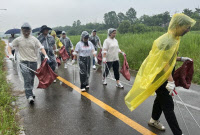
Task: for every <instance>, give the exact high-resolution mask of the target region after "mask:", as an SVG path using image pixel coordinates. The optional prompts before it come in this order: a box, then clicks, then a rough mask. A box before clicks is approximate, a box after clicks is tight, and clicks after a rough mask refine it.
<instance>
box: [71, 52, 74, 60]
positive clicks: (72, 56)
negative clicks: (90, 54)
mask: <svg viewBox="0 0 200 135" xmlns="http://www.w3.org/2000/svg"><path fill="white" fill-rule="evenodd" d="M73 52H74V50H71V58H72V60H73V59H74V55H73Z"/></svg>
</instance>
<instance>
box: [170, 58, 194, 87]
mask: <svg viewBox="0 0 200 135" xmlns="http://www.w3.org/2000/svg"><path fill="white" fill-rule="evenodd" d="M193 74H194V67H193V61H189V60H188V61H185V62H184V63H183V65H182V66H181V67H180V68H178V69H177V70H176V71H175V72H174V75H173V79H174V81H175V85H176V87H178V86H180V87H183V88H185V89H189V88H190V86H191V83H192V77H193Z"/></svg>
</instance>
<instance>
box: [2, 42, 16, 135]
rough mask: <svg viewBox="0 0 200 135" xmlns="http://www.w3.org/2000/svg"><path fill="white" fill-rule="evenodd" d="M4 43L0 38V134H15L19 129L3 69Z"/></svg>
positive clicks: (12, 99)
mask: <svg viewBox="0 0 200 135" xmlns="http://www.w3.org/2000/svg"><path fill="white" fill-rule="evenodd" d="M4 50H5V44H4V43H3V42H2V41H1V40H0V135H16V134H17V133H18V131H19V127H18V124H17V122H16V111H14V107H13V106H11V103H12V102H13V101H14V100H15V99H14V98H13V97H12V96H11V93H10V84H8V83H7V81H6V72H5V71H4V68H5V66H4V58H5V51H4Z"/></svg>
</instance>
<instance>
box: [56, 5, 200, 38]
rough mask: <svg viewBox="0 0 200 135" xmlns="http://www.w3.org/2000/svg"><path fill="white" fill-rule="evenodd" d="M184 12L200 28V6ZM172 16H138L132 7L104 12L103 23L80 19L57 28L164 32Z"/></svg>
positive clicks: (78, 31) (71, 32)
mask: <svg viewBox="0 0 200 135" xmlns="http://www.w3.org/2000/svg"><path fill="white" fill-rule="evenodd" d="M182 13H184V14H186V15H188V16H190V17H191V18H193V19H195V20H196V21H197V23H196V25H195V26H194V27H193V28H192V30H194V31H198V30H200V8H195V10H194V11H193V10H190V9H184V10H183V11H182ZM170 19H171V16H170V13H169V12H168V11H166V12H164V13H160V14H156V15H152V16H149V15H143V16H141V17H139V18H137V12H136V10H135V9H134V8H130V9H129V10H128V11H127V12H126V13H122V12H119V13H116V12H115V11H110V12H108V13H105V14H104V22H103V23H87V24H81V21H80V20H77V21H74V22H73V24H72V26H64V27H62V26H59V27H55V28H54V29H56V30H64V31H66V32H67V34H68V35H80V34H81V32H82V31H84V30H86V31H88V32H90V31H92V30H93V29H96V30H97V31H98V32H99V33H105V32H106V31H107V29H108V28H111V27H112V28H117V29H118V31H119V32H120V33H144V32H151V31H160V32H164V31H166V30H167V28H168V25H169V22H170Z"/></svg>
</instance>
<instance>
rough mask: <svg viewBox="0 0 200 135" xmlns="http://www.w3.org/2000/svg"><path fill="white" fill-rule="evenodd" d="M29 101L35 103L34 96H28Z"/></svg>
mask: <svg viewBox="0 0 200 135" xmlns="http://www.w3.org/2000/svg"><path fill="white" fill-rule="evenodd" d="M28 102H29V103H30V104H33V103H34V99H33V97H32V96H30V97H29V98H28Z"/></svg>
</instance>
